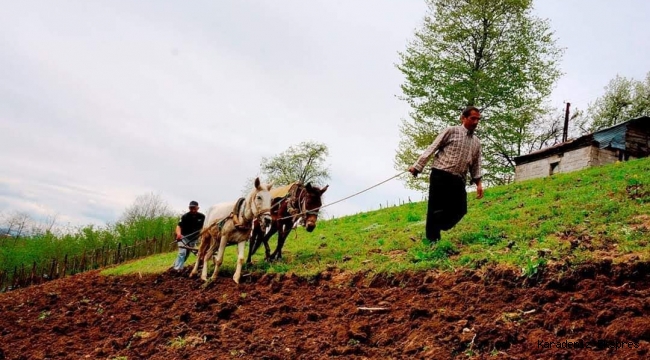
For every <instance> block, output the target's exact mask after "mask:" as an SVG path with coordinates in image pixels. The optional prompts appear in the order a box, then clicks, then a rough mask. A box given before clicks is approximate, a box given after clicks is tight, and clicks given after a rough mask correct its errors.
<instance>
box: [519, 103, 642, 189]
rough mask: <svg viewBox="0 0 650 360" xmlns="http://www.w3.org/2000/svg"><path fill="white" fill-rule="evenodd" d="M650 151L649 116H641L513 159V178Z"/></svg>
mask: <svg viewBox="0 0 650 360" xmlns="http://www.w3.org/2000/svg"><path fill="white" fill-rule="evenodd" d="M648 155H650V117H647V116H642V117H639V118H636V119H631V120H628V121H626V122H623V123H620V124H617V125H614V126H612V127H609V128H606V129H602V130H598V131H596V132H594V133H591V134H588V135H584V136H581V137H579V138H577V139H573V140H569V141H566V142H563V143H560V144H557V145H553V146H550V147H547V148H544V149H541V150H538V151H534V152H531V153H529V154H526V155H522V156H518V157H516V158H515V159H514V160H515V181H522V180H528V179H534V178H540V177H546V176H551V175H553V174H557V173H566V172H571V171H576V170H580V169H584V168H587V167H592V166H600V165H605V164H610V163H613V162H616V161H627V160H629V159H637V158H642V157H646V156H648Z"/></svg>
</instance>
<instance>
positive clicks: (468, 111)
mask: <svg viewBox="0 0 650 360" xmlns="http://www.w3.org/2000/svg"><path fill="white" fill-rule="evenodd" d="M472 111H476V112H477V113H479V114H480V113H481V112H480V111H479V109H478V108H476V106H471V105H470V106H468V107H466V108H465V109H463V117H469V116H470V115H471V114H472Z"/></svg>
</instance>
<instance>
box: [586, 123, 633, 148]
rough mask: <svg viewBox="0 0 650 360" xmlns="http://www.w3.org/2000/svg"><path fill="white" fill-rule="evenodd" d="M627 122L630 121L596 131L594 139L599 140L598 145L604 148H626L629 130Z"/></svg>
mask: <svg viewBox="0 0 650 360" xmlns="http://www.w3.org/2000/svg"><path fill="white" fill-rule="evenodd" d="M627 124H628V122H624V123H622V124H619V125H617V126H613V127H610V128H607V129H604V130H600V131H596V132H595V133H594V140H596V141H597V142H598V147H599V148H601V149H604V148H606V147H608V146H609V147H611V148H612V149H620V150H625V133H626V132H627Z"/></svg>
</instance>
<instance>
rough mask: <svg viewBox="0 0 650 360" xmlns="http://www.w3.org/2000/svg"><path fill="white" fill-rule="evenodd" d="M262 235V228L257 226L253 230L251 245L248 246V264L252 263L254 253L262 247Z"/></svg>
mask: <svg viewBox="0 0 650 360" xmlns="http://www.w3.org/2000/svg"><path fill="white" fill-rule="evenodd" d="M261 236H262V230H261V229H260V228H257V227H256V228H255V230H254V231H253V236H251V241H250V246H249V247H248V258H247V259H246V264H251V263H252V261H251V260H252V259H253V254H255V252H256V251H257V249H258V248H259V247H260V242H261V240H260V238H261Z"/></svg>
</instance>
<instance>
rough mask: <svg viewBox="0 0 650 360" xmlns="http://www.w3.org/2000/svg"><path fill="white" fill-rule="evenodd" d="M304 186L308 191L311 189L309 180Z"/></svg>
mask: <svg viewBox="0 0 650 360" xmlns="http://www.w3.org/2000/svg"><path fill="white" fill-rule="evenodd" d="M305 188H307V190H308V191H311V181H310V182H308V183H307V185H305Z"/></svg>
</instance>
